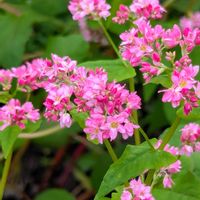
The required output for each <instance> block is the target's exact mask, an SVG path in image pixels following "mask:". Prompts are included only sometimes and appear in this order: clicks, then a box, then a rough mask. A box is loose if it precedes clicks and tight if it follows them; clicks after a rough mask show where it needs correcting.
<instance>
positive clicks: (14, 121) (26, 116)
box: [0, 99, 40, 131]
mask: <svg viewBox="0 0 200 200" xmlns="http://www.w3.org/2000/svg"><path fill="white" fill-rule="evenodd" d="M39 118H40V114H39V110H37V109H34V107H33V105H32V103H31V102H26V103H24V104H23V105H21V103H20V101H19V100H17V99H11V100H10V101H9V102H8V103H7V104H6V105H5V106H3V107H1V108H0V123H1V126H0V130H1V131H2V130H4V129H5V128H6V127H8V126H13V125H17V126H19V127H20V128H21V129H24V128H25V123H26V121H27V120H30V121H32V122H35V121H37V120H38V119H39Z"/></svg>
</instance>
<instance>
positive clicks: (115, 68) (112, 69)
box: [79, 59, 136, 82]
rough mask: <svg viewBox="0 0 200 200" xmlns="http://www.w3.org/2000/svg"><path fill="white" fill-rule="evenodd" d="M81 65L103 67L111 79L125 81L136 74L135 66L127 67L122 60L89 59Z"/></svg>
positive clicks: (93, 67) (92, 67)
mask: <svg viewBox="0 0 200 200" xmlns="http://www.w3.org/2000/svg"><path fill="white" fill-rule="evenodd" d="M79 66H84V67H86V68H89V69H96V68H100V67H103V68H104V69H105V70H106V72H107V73H108V80H109V81H113V80H115V81H117V82H120V81H123V80H126V79H129V78H132V77H134V76H135V75H136V73H135V70H134V69H133V67H125V66H124V65H123V63H122V61H121V60H118V59H117V60H98V61H89V62H85V63H81V64H79Z"/></svg>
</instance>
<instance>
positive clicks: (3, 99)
mask: <svg viewBox="0 0 200 200" xmlns="http://www.w3.org/2000/svg"><path fill="white" fill-rule="evenodd" d="M11 98H12V96H11V95H10V94H9V93H8V92H0V103H4V104H6V103H7V102H8V101H9V100H10V99H11Z"/></svg>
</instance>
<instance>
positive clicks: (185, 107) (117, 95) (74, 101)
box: [0, 0, 200, 200]
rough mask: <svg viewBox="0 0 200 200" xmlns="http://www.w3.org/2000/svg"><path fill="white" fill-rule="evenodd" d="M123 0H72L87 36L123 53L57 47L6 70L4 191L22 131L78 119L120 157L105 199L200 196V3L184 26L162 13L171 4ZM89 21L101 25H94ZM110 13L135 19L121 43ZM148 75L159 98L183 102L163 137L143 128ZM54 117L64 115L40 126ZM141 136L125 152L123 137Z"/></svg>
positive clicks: (0, 121)
mask: <svg viewBox="0 0 200 200" xmlns="http://www.w3.org/2000/svg"><path fill="white" fill-rule="evenodd" d="M113 4H114V3H113ZM113 4H112V5H109V4H108V2H106V1H105V0H70V1H69V5H68V9H69V11H70V12H71V14H72V18H73V20H75V21H78V23H79V27H80V30H81V31H82V33H83V35H84V37H85V39H86V41H88V42H97V43H99V44H100V45H102V46H108V45H110V46H111V47H112V49H113V52H114V53H115V54H116V56H117V57H118V58H117V59H115V60H99V61H89V62H84V63H78V62H77V61H76V60H74V59H72V58H70V57H69V56H68V55H66V56H63V57H62V56H59V55H56V54H54V53H52V54H51V58H50V59H48V58H37V59H33V60H32V61H28V62H26V63H25V64H24V65H22V66H20V67H13V68H11V69H7V70H5V69H2V70H0V85H1V93H0V101H1V103H2V106H1V108H0V131H1V133H0V140H1V146H2V152H3V156H4V158H5V167H4V170H3V174H2V181H1V183H0V195H1V196H0V199H2V196H3V191H4V187H5V183H6V178H7V175H8V170H9V165H10V162H11V158H12V153H13V148H14V144H15V142H16V141H17V139H18V138H28V139H32V138H37V137H42V136H46V135H50V134H52V133H54V132H56V131H57V130H59V129H62V128H70V127H71V126H72V125H73V123H78V124H79V126H80V127H81V128H82V130H83V132H84V133H85V136H84V137H86V138H87V140H88V141H89V142H91V144H95V145H97V144H99V145H101V146H102V145H103V144H104V145H105V147H106V148H107V150H108V153H109V155H110V156H111V159H112V161H113V164H111V165H110V167H109V169H108V170H107V172H106V174H105V176H104V177H103V180H102V182H101V185H100V187H99V189H98V191H97V193H96V194H95V197H94V199H95V200H103V199H104V200H106V199H111V200H117V199H121V200H153V199H158V200H160V199H162V200H165V199H169V198H171V199H176V200H177V199H185V200H187V199H194V200H196V199H199V198H200V193H199V192H197V191H196V188H198V186H200V181H199V170H200V168H199V166H196V165H197V163H195V162H199V161H198V160H199V159H200V158H199V153H198V152H200V140H199V139H200V124H199V120H200V107H199V103H200V81H199V79H198V77H199V66H198V65H196V64H194V63H193V60H192V57H191V54H192V52H193V50H194V49H195V48H197V47H198V46H199V45H200V29H199V28H200V26H199V21H198V20H197V19H198V15H199V13H194V14H193V15H191V16H190V17H188V18H186V17H184V18H182V19H181V22H180V24H181V25H180V26H179V25H178V24H174V25H173V26H172V27H170V28H165V27H164V26H162V24H161V23H159V20H160V19H161V18H162V17H164V16H165V15H166V14H167V6H168V4H165V5H161V4H160V2H159V1H158V0H151V1H150V0H133V1H132V2H131V3H130V4H128V3H127V4H126V5H124V4H119V5H118V7H119V9H118V10H116V12H113V10H112V6H113ZM88 21H93V22H94V23H96V25H97V26H98V27H99V28H101V31H92V30H90V28H89V25H88ZM107 22H108V23H107ZM110 23H113V24H115V25H116V24H117V26H120V27H123V26H124V25H125V24H128V25H129V28H128V29H127V30H124V31H122V32H121V33H120V34H119V38H118V39H119V40H120V43H119V46H116V44H115V41H114V40H113V37H112V36H111V35H110V33H109V31H108V27H109V25H110ZM69 48H70V47H69ZM140 75H142V77H143V79H142V82H143V86H144V88H145V87H147V86H149V85H150V86H151V85H153V84H155V85H159V89H158V90H157V93H156V95H161V99H159V102H160V103H161V102H162V103H163V105H165V104H166V103H169V104H170V109H171V110H172V112H173V113H174V111H175V114H174V116H175V118H173V119H172V120H171V118H170V121H171V126H170V127H168V128H167V129H166V130H165V131H164V133H163V134H161V135H160V136H159V137H156V138H157V139H156V138H154V139H152V138H153V137H151V136H150V134H148V133H146V131H144V130H143V125H144V124H145V123H144V122H143V121H142V119H141V117H140V115H138V113H139V112H140V110H142V109H143V107H144V106H145V105H144V104H145V103H144V102H145V100H143V98H142V97H141V92H140V91H139V90H138V91H137V87H135V85H136V84H135V81H136V80H138V79H137V78H138V77H139V76H140ZM39 90H42V91H43V92H44V93H45V98H44V100H43V102H42V104H43V107H42V108H34V105H33V102H32V101H31V95H32V94H33V93H34V92H37V91H39ZM154 91H155V90H154ZM154 91H153V92H154ZM19 93H20V94H23V98H19ZM169 104H167V105H168V106H169ZM155 112H156V111H155ZM150 118H151V116H150ZM150 118H149V119H150ZM44 120H47V121H48V122H56V123H58V124H59V125H58V127H54V128H50V129H49V130H48V129H47V130H44V131H38V132H35V131H37V130H38V129H39V128H40V126H41V123H42V121H44ZM160 120H161V119H159V118H157V119H156V121H155V122H154V123H156V124H155V126H156V125H157V123H159V122H160ZM156 128H157V127H156ZM145 129H146V128H145ZM158 129H159V127H158ZM132 138H134V145H133V144H131V143H130V144H129V145H126V147H125V148H124V150H123V153H122V154H121V156H118V155H119V154H117V153H115V150H114V148H113V144H117V143H114V142H115V141H119V140H123V141H128V142H129V141H131V140H132ZM150 138H151V139H150ZM194 157H195V158H196V157H198V159H195V161H194Z"/></svg>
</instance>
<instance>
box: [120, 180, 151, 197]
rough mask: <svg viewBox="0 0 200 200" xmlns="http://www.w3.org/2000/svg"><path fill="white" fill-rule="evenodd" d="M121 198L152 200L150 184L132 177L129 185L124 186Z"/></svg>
mask: <svg viewBox="0 0 200 200" xmlns="http://www.w3.org/2000/svg"><path fill="white" fill-rule="evenodd" d="M121 200H154V197H153V196H152V194H151V187H150V186H146V185H144V184H143V183H142V181H141V180H140V179H138V180H136V179H133V180H131V181H130V184H129V186H128V187H126V188H124V191H123V192H122V195H121Z"/></svg>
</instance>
